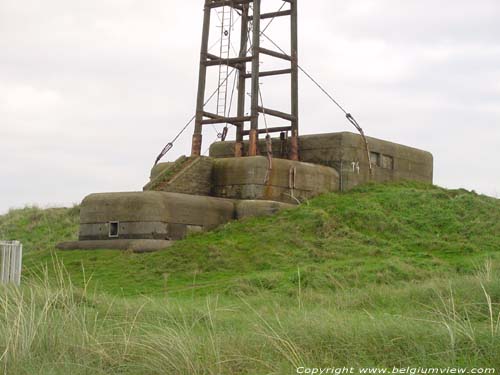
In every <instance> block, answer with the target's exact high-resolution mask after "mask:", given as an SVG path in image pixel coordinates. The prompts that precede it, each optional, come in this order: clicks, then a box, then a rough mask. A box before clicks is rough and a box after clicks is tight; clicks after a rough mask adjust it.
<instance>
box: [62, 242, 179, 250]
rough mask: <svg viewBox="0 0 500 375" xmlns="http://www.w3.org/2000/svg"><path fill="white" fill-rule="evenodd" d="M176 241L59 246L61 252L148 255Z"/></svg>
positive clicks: (65, 244) (86, 243)
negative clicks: (85, 251) (96, 251)
mask: <svg viewBox="0 0 500 375" xmlns="http://www.w3.org/2000/svg"><path fill="white" fill-rule="evenodd" d="M173 243H174V241H166V240H98V241H72V242H62V243H59V244H57V246H56V247H57V249H59V250H130V251H133V252H134V253H147V252H153V251H159V250H164V249H166V248H168V247H170V246H172V244H173Z"/></svg>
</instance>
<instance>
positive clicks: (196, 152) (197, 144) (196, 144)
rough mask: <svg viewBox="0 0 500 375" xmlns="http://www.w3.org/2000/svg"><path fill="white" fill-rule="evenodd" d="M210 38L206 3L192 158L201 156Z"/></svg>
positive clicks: (208, 13)
mask: <svg viewBox="0 0 500 375" xmlns="http://www.w3.org/2000/svg"><path fill="white" fill-rule="evenodd" d="M209 36H210V7H209V6H208V1H205V9H204V17H203V36H202V40H201V52H200V73H199V81H198V96H197V99H196V119H195V123H194V134H193V144H192V147H191V156H200V155H201V146H202V131H203V124H202V122H203V109H204V105H205V89H206V82H207V65H206V64H205V63H206V61H207V57H208V56H207V54H208V41H209Z"/></svg>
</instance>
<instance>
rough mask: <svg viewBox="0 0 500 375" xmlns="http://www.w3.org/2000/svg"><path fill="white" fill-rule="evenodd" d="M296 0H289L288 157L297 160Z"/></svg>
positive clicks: (297, 68) (297, 76) (297, 63)
mask: <svg viewBox="0 0 500 375" xmlns="http://www.w3.org/2000/svg"><path fill="white" fill-rule="evenodd" d="M297 1H298V0H291V2H290V6H291V10H292V14H291V57H292V87H291V89H292V116H293V117H294V120H293V121H292V137H291V139H290V142H291V145H290V159H292V160H296V161H298V160H299V139H298V137H299V61H298V56H299V54H298V49H299V42H298V17H297Z"/></svg>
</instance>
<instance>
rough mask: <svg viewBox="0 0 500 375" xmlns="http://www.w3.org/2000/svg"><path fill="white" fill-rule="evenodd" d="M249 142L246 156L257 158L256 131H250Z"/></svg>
mask: <svg viewBox="0 0 500 375" xmlns="http://www.w3.org/2000/svg"><path fill="white" fill-rule="evenodd" d="M249 135H250V140H249V142H248V156H257V152H258V151H257V149H258V145H257V142H258V140H257V129H251V130H250V134H249Z"/></svg>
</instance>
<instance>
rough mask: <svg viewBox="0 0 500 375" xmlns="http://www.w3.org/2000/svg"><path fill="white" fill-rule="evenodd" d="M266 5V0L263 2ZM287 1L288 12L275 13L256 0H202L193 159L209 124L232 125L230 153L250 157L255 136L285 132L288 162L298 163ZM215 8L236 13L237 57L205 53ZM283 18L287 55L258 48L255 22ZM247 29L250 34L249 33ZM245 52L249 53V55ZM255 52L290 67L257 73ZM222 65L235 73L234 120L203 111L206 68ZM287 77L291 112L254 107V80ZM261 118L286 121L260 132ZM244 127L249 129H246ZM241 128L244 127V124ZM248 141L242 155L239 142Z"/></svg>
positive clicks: (294, 63) (293, 8) (293, 14)
mask: <svg viewBox="0 0 500 375" xmlns="http://www.w3.org/2000/svg"><path fill="white" fill-rule="evenodd" d="M264 1H266V0H264ZM283 1H284V2H285V3H288V5H289V9H286V10H280V11H277V12H271V13H262V12H261V0H205V7H204V20H203V36H202V43H201V61H200V73H199V82H198V96H197V104H196V119H195V130H194V135H193V144H192V150H191V155H192V156H199V155H200V154H201V146H202V130H203V126H204V125H213V124H231V125H234V126H235V127H236V143H235V149H234V155H235V156H236V157H239V156H256V155H257V154H258V152H259V151H258V139H259V134H264V133H266V134H267V133H276V132H281V133H283V132H285V133H286V134H288V133H290V154H289V157H290V159H292V160H298V159H299V155H298V135H299V121H298V115H299V105H298V36H297V35H298V33H297V0H283ZM221 7H230V8H232V9H234V10H235V11H237V12H238V13H239V14H241V40H240V50H239V56H238V57H232V58H224V57H222V56H216V55H212V54H210V53H209V51H208V44H209V38H210V24H211V22H210V21H211V13H212V10H213V9H217V8H221ZM250 13H252V14H250ZM285 16H289V17H290V18H291V21H290V25H291V27H290V41H291V42H290V44H291V53H290V55H287V54H285V53H282V52H277V51H274V50H270V49H266V48H262V47H261V36H262V35H263V32H262V31H261V20H264V19H274V18H276V17H285ZM249 26H251V30H252V35H251V36H250V35H248V34H249ZM249 41H250V42H251V48H250V49H249V48H248V42H249ZM249 53H250V54H249ZM261 54H264V55H267V56H271V57H274V58H277V59H281V60H285V61H286V62H289V63H290V68H288V69H280V70H271V71H260V57H261ZM248 63H251V72H248V71H247V64H248ZM221 65H226V66H228V67H231V68H234V69H236V70H237V72H238V104H237V116H236V117H228V116H229V114H225V113H224V115H223V116H221V115H220V114H216V113H210V112H207V111H206V110H205V89H206V82H207V70H208V68H209V67H213V66H219V67H220V66H221ZM283 74H290V75H291V85H290V100H291V113H284V112H281V111H277V110H273V109H269V108H264V105H263V103H261V104H262V105H259V96H260V78H261V77H268V76H276V75H283ZM248 79H250V80H251V90H250V94H251V106H250V113H249V116H248V115H245V103H246V102H245V99H246V92H245V90H246V81H247V80H248ZM260 114H265V115H269V116H274V117H278V118H281V119H284V120H287V121H289V122H290V125H289V126H283V127H274V128H267V126H266V128H263V127H261V126H259V115H260ZM248 124H250V127H249V128H248ZM245 125H247V126H245ZM245 136H248V137H249V146H248V152H247V153H246V154H247V155H243V154H244V152H243V139H244V137H245Z"/></svg>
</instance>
